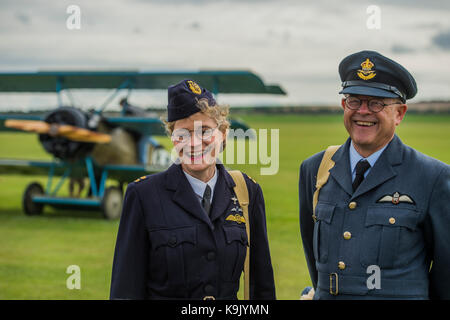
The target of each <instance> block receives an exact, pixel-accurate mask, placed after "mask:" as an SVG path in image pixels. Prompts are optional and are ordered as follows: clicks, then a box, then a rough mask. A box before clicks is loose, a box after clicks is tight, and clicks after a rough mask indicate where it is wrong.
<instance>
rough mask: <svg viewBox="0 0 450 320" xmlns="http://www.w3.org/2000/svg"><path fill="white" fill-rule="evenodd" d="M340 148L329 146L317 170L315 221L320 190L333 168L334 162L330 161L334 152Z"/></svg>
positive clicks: (314, 201) (314, 200) (314, 198)
mask: <svg viewBox="0 0 450 320" xmlns="http://www.w3.org/2000/svg"><path fill="white" fill-rule="evenodd" d="M339 148H340V145H339V146H329V147H328V148H327V150H325V154H324V155H323V158H322V161H321V162H320V166H319V170H317V181H316V191H315V192H314V196H313V215H312V217H313V219H314V221H316V206H317V202H318V201H319V192H320V189H321V188H322V187H323V186H324V185H325V183H327V181H328V177H329V176H330V170H331V168H333V167H334V161H333V160H331V158H332V157H333V155H334V154H335V153H336V151H337V150H338V149H339Z"/></svg>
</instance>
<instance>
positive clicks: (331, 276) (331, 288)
mask: <svg viewBox="0 0 450 320" xmlns="http://www.w3.org/2000/svg"><path fill="white" fill-rule="evenodd" d="M333 277H334V278H335V279H336V280H335V282H336V291H334V292H333ZM338 287H339V283H338V274H337V273H330V294H332V295H334V296H337V295H338V292H339V289H338Z"/></svg>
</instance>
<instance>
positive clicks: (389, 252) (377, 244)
mask: <svg viewBox="0 0 450 320" xmlns="http://www.w3.org/2000/svg"><path fill="white" fill-rule="evenodd" d="M418 221H419V212H417V211H415V210H413V209H407V208H396V207H369V208H368V210H367V216H366V221H365V230H364V232H363V235H362V246H361V263H362V265H363V266H365V267H367V266H369V265H377V266H379V267H380V268H385V269H389V268H397V267H401V266H405V265H407V264H409V263H410V262H411V260H412V259H413V258H414V257H415V256H416V253H417V251H420V250H422V248H423V241H421V237H422V235H421V233H420V232H418V230H417V224H418Z"/></svg>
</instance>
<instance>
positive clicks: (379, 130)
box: [341, 95, 407, 157]
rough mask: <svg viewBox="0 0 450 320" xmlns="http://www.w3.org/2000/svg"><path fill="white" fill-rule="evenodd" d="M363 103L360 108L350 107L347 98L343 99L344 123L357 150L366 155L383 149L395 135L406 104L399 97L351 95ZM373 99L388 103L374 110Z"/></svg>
mask: <svg viewBox="0 0 450 320" xmlns="http://www.w3.org/2000/svg"><path fill="white" fill-rule="evenodd" d="M348 97H357V98H359V99H361V101H362V103H361V106H360V108H359V109H357V110H352V109H350V108H349V106H348V104H347V102H346V98H343V99H342V101H341V105H342V108H343V109H344V125H345V128H346V129H347V131H348V133H349V134H350V137H351V139H352V141H353V145H354V146H355V148H356V150H357V151H358V152H359V153H360V154H361V155H362V156H364V157H366V156H369V155H371V154H372V153H374V152H375V151H377V150H379V149H381V148H382V147H383V146H385V145H386V144H387V143H388V142H389V141H391V139H392V138H393V137H394V133H395V127H396V126H398V125H399V124H400V122H401V121H402V120H403V117H404V115H405V113H406V110H407V106H406V104H403V103H399V100H398V99H392V98H384V99H383V98H378V97H370V96H359V95H355V96H354V95H350V96H348ZM372 99H377V100H382V101H383V103H384V104H385V105H386V106H385V107H384V108H383V109H382V110H381V111H379V112H373V111H371V110H370V109H369V107H368V103H369V101H370V100H372Z"/></svg>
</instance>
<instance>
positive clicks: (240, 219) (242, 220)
mask: <svg viewBox="0 0 450 320" xmlns="http://www.w3.org/2000/svg"><path fill="white" fill-rule="evenodd" d="M225 220H228V221H234V222H237V223H238V224H241V223H245V218H244V217H243V216H241V215H239V214H237V213H236V214H235V215H232V214H230V215H229V216H228V217H227V218H226V219H225Z"/></svg>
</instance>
